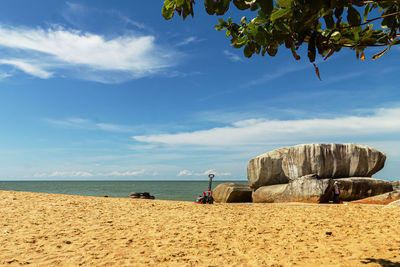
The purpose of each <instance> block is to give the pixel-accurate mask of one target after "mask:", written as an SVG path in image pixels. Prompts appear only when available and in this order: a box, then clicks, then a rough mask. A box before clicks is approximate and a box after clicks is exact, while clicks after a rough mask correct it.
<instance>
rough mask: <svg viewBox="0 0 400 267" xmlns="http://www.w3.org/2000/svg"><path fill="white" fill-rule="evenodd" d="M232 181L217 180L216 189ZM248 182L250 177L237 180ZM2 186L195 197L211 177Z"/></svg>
mask: <svg viewBox="0 0 400 267" xmlns="http://www.w3.org/2000/svg"><path fill="white" fill-rule="evenodd" d="M227 182H229V181H213V183H212V189H214V188H215V187H216V186H217V185H219V184H221V183H227ZM234 182H235V183H239V184H247V181H234ZM0 190H10V191H26V192H40V193H54V194H68V195H83V196H101V197H102V196H105V195H107V196H109V197H129V194H130V193H131V192H149V193H150V194H151V195H153V196H155V198H156V199H163V200H179V201H194V200H195V199H196V197H197V196H198V195H199V194H201V193H202V192H203V191H206V190H208V181H0Z"/></svg>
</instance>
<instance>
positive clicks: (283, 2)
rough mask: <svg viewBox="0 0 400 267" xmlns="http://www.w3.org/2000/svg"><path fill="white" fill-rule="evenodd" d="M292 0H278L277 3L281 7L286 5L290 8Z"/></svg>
mask: <svg viewBox="0 0 400 267" xmlns="http://www.w3.org/2000/svg"><path fill="white" fill-rule="evenodd" d="M292 2H293V0H279V2H278V4H279V6H281V7H288V8H290V6H291V5H292Z"/></svg>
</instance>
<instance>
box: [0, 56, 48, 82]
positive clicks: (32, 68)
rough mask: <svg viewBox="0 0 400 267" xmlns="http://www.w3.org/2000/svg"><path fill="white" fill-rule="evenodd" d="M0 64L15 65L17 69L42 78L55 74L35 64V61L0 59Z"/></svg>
mask: <svg viewBox="0 0 400 267" xmlns="http://www.w3.org/2000/svg"><path fill="white" fill-rule="evenodd" d="M0 64H4V65H11V66H14V67H16V68H17V69H19V70H21V71H23V72H25V73H27V74H30V75H32V76H35V77H38V78H42V79H48V78H50V77H51V76H53V74H52V73H51V72H48V71H46V70H44V69H43V68H42V67H41V66H38V65H35V63H33V64H31V63H28V62H24V61H21V60H7V59H0Z"/></svg>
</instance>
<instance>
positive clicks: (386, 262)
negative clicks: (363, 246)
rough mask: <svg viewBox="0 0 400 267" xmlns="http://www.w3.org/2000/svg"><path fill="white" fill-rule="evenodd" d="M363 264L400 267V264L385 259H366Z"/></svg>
mask: <svg viewBox="0 0 400 267" xmlns="http://www.w3.org/2000/svg"><path fill="white" fill-rule="evenodd" d="M361 263H363V264H368V263H377V264H379V265H380V266H382V267H400V262H393V261H390V260H385V259H374V258H366V259H365V260H363V261H361Z"/></svg>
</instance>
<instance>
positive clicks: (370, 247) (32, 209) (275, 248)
mask: <svg viewBox="0 0 400 267" xmlns="http://www.w3.org/2000/svg"><path fill="white" fill-rule="evenodd" d="M0 205H1V217H0V265H1V266H15V265H25V264H31V265H33V266H78V265H83V266H190V265H193V266H231V265H236V266H293V265H297V266H399V265H400V208H382V207H383V206H378V205H361V204H349V205H333V204H331V205H317V204H315V205H313V204H309V205H300V204H279V205H278V204H214V205H199V204H194V203H190V202H173V201H161V200H141V199H128V198H126V199H122V198H100V197H85V196H69V195H55V194H39V193H25V192H10V191H0Z"/></svg>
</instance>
